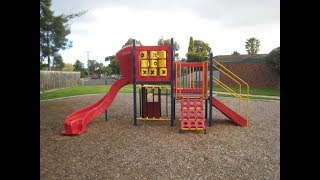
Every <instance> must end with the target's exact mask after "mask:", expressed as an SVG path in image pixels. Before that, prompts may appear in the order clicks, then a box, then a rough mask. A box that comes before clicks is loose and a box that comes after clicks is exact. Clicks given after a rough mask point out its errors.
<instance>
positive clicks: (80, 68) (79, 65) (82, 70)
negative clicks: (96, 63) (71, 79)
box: [73, 59, 85, 78]
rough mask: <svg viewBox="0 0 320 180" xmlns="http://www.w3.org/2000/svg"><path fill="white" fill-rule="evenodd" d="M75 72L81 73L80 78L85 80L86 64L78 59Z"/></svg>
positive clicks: (74, 65)
mask: <svg viewBox="0 0 320 180" xmlns="http://www.w3.org/2000/svg"><path fill="white" fill-rule="evenodd" d="M73 67H74V69H73V71H80V78H84V76H85V68H84V63H82V62H81V61H79V60H78V59H77V60H76V62H75V63H74V64H73Z"/></svg>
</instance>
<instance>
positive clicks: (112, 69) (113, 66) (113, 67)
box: [105, 55, 120, 74]
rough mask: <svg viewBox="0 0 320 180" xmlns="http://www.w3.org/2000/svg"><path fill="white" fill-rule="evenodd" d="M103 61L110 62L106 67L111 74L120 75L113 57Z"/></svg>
mask: <svg viewBox="0 0 320 180" xmlns="http://www.w3.org/2000/svg"><path fill="white" fill-rule="evenodd" d="M105 61H107V62H108V61H110V62H109V65H108V67H109V69H110V73H111V74H120V69H119V65H118V62H117V59H116V56H115V55H112V56H108V57H106V58H105Z"/></svg>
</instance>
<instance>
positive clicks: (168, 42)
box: [157, 36, 180, 60]
mask: <svg viewBox="0 0 320 180" xmlns="http://www.w3.org/2000/svg"><path fill="white" fill-rule="evenodd" d="M157 44H158V45H159V46H163V45H169V46H170V45H171V39H163V36H161V38H160V39H159V40H158V42H157ZM173 49H174V51H175V53H174V57H175V58H176V59H177V60H179V53H176V52H177V51H179V49H180V45H179V44H178V43H177V41H173Z"/></svg>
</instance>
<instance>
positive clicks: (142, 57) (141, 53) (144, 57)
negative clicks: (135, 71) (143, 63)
mask: <svg viewBox="0 0 320 180" xmlns="http://www.w3.org/2000/svg"><path fill="white" fill-rule="evenodd" d="M140 59H148V52H147V51H141V52H140Z"/></svg>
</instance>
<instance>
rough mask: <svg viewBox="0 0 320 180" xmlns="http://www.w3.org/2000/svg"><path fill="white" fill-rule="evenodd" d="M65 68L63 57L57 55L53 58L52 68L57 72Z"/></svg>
mask: <svg viewBox="0 0 320 180" xmlns="http://www.w3.org/2000/svg"><path fill="white" fill-rule="evenodd" d="M64 66H65V64H64V62H63V60H62V56H61V55H60V54H57V55H55V56H54V57H53V63H52V68H53V70H55V71H62V68H63V67H64Z"/></svg>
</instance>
